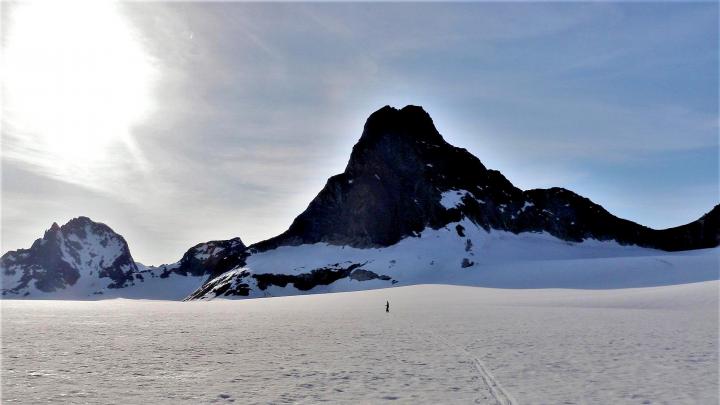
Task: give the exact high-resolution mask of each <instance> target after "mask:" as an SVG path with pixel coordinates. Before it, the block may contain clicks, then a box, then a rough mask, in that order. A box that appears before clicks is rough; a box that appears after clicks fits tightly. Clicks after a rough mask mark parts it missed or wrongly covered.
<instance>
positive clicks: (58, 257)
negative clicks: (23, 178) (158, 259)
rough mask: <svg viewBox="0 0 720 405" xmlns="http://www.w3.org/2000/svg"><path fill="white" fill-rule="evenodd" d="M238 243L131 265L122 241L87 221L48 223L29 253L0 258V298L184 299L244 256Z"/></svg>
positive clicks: (220, 243)
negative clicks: (216, 270) (157, 262)
mask: <svg viewBox="0 0 720 405" xmlns="http://www.w3.org/2000/svg"><path fill="white" fill-rule="evenodd" d="M244 251H245V245H244V244H243V243H242V241H240V239H239V238H236V239H232V240H229V241H218V242H207V243H201V244H199V245H197V246H195V247H193V248H192V249H190V250H189V251H188V252H187V253H186V254H185V255H184V256H183V258H182V259H181V260H180V261H179V262H177V263H174V264H170V265H162V266H159V267H154V266H145V265H143V264H141V263H136V262H134V261H133V258H132V256H131V254H130V251H129V249H128V245H127V243H126V242H125V239H123V237H122V236H120V235H118V234H117V233H115V232H114V231H113V230H112V229H111V228H110V227H108V226H107V225H105V224H101V223H97V222H93V221H92V220H91V219H89V218H87V217H79V218H75V219H72V220H70V221H69V222H68V223H67V224H65V225H63V226H58V225H57V224H53V225H52V227H51V228H50V229H49V230H48V231H46V232H45V235H44V236H43V237H42V238H41V239H38V240H36V241H35V243H33V245H32V247H31V248H30V249H20V250H17V251H11V252H8V253H6V254H5V255H3V256H2V258H0V272H1V273H2V296H3V297H4V298H30V299H101V298H117V297H123V298H153V299H175V300H180V299H183V298H185V297H186V296H187V295H188V294H189V293H191V292H192V291H194V290H195V289H197V288H198V286H200V285H201V284H202V283H203V282H204V281H207V280H208V278H210V277H212V276H215V274H213V273H212V272H206V271H205V269H210V268H222V267H221V266H222V261H223V259H226V258H229V257H232V258H237V257H236V256H234V254H238V252H239V254H244V253H243V252H244Z"/></svg>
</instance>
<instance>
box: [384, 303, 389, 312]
mask: <svg viewBox="0 0 720 405" xmlns="http://www.w3.org/2000/svg"><path fill="white" fill-rule="evenodd" d="M385 312H390V301H385Z"/></svg>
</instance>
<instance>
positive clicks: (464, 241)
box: [0, 106, 720, 299]
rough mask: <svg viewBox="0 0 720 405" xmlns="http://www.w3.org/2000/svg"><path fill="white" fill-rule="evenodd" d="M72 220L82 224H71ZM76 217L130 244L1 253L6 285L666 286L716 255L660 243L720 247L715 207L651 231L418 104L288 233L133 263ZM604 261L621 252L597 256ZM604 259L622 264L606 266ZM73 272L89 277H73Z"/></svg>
mask: <svg viewBox="0 0 720 405" xmlns="http://www.w3.org/2000/svg"><path fill="white" fill-rule="evenodd" d="M73 221H76V222H78V223H82V224H84V225H82V226H79V225H72V226H69V225H70V223H73ZM73 221H71V222H70V223H68V225H65V226H63V227H61V228H60V229H64V228H65V227H68V229H70V228H73V229H74V228H76V227H81V228H82V227H85V226H89V227H90V228H91V229H95V228H96V227H102V229H103V230H104V234H105V235H115V237H113V238H110V239H112V240H121V241H122V243H121V244H119V245H118V246H121V247H122V249H119V251H122V253H118V254H117V255H115V253H114V252H115V251H113V252H108V251H106V250H99V249H98V248H96V247H94V246H96V245H97V243H96V242H95V240H97V239H98V238H100V237H99V236H95V232H94V231H93V232H87V231H86V232H85V233H84V234H79V233H77V232H75V233H73V235H75V236H69V235H70V234H68V235H65V233H63V232H60V235H61V237H54V236H52V235H54V233H51V234H50V235H48V233H46V236H45V237H44V238H43V239H39V240H38V241H36V243H35V244H34V245H33V247H32V248H31V249H28V250H19V251H15V252H8V253H7V254H5V255H4V256H3V257H2V259H1V260H0V268H1V270H2V272H3V294H4V295H5V296H8V295H12V296H24V295H25V294H26V293H28V294H29V293H30V292H31V290H32V288H34V289H35V290H32V292H33V294H31V295H40V296H48V297H49V296H56V295H57V294H54V292H58V291H65V290H73V291H76V294H75V295H74V296H77V295H78V294H79V295H82V294H93V295H98V294H104V295H103V297H108V296H125V297H149V298H160V297H166V298H183V297H186V296H187V297H188V298H189V299H207V298H214V297H257V296H268V295H287V294H298V293H306V292H325V291H347V290H357V289H367V288H377V287H384V286H392V285H396V284H400V285H406V284H413V283H433V282H436V283H458V284H470V285H487V286H503V287H524V288H527V287H562V286H566V287H567V286H575V287H579V288H609V287H611V286H642V285H658V284H667V283H674V282H682V281H684V282H687V281H701V280H705V279H713V278H717V275H716V271H715V260H714V253H707V252H706V253H703V254H693V255H687V254H685V253H682V252H681V253H679V254H676V255H668V254H666V253H663V252H662V251H687V250H692V249H707V248H714V247H717V246H718V244H720V206H716V207H715V208H713V209H712V210H711V211H710V212H709V213H707V214H706V215H704V216H703V217H702V218H700V219H698V220H696V221H694V222H691V223H689V224H687V225H683V226H680V227H676V228H670V229H665V230H654V229H650V228H647V227H644V226H642V225H638V224H636V223H634V222H631V221H627V220H624V219H621V218H617V217H616V216H614V215H612V214H610V213H609V212H607V211H606V210H605V209H603V207H601V206H600V205H598V204H595V203H593V202H592V201H590V200H589V199H587V198H584V197H582V196H579V195H577V194H575V193H573V192H572V191H569V190H565V189H562V188H550V189H535V190H526V191H523V190H520V189H519V188H517V187H515V186H514V185H513V184H512V183H511V182H510V181H508V180H507V179H506V178H505V177H504V176H503V175H502V174H501V173H500V172H498V171H495V170H490V169H487V168H486V167H485V166H484V165H483V164H482V163H481V162H480V160H479V159H478V158H476V157H475V156H473V155H472V154H471V153H469V152H468V151H467V150H465V149H462V148H457V147H455V146H452V145H450V144H448V143H447V142H446V141H445V140H444V139H443V137H442V136H441V135H440V134H439V133H438V131H437V129H436V128H435V126H434V124H433V121H432V119H431V118H430V116H429V115H428V114H427V113H426V112H425V111H424V110H423V109H422V108H421V107H417V106H406V107H404V108H402V109H395V108H392V107H389V106H386V107H383V108H381V109H380V110H378V111H376V112H375V113H373V114H372V115H371V116H370V117H369V118H368V120H367V122H366V124H365V127H364V130H363V133H362V136H361V137H360V140H359V141H358V143H357V144H356V145H355V146H354V147H353V150H352V153H351V155H350V159H349V161H348V164H347V167H346V168H345V170H344V172H343V173H341V174H338V175H335V176H333V177H331V178H330V179H328V181H327V184H326V185H325V187H324V188H323V189H322V190H321V191H320V193H319V194H318V195H317V196H316V197H315V198H314V199H313V200H312V201H311V202H310V204H309V206H308V207H307V209H306V210H305V211H304V212H303V213H301V214H300V215H299V216H298V217H297V218H296V219H295V220H294V221H293V223H292V224H291V225H290V227H289V228H288V230H287V231H285V232H283V233H282V234H280V235H278V236H276V237H274V238H271V239H268V240H266V241H263V242H259V243H256V244H254V245H251V246H249V247H246V246H245V245H244V244H243V243H242V241H241V240H240V239H239V238H234V239H230V240H224V241H222V240H221V241H210V242H206V243H201V244H198V245H196V246H194V247H192V248H191V249H189V250H188V251H187V252H186V253H185V255H183V257H182V258H181V259H180V260H179V261H178V262H176V263H174V264H170V265H162V266H159V267H145V266H142V265H136V264H135V263H134V262H133V261H132V258H131V256H130V254H129V252H128V251H127V245H126V244H125V242H124V240H122V238H121V237H119V235H116V234H114V233H113V232H112V230H110V229H109V228H107V227H106V226H104V225H102V226H101V224H95V223H92V221H90V220H89V219H87V218H83V217H81V218H78V219H75V220H73ZM55 228H58V227H57V226H56V225H55V226H54V227H53V229H55ZM53 229H51V231H53ZM98 229H99V228H98ZM51 231H48V232H51ZM53 232H55V231H53ZM98 233H99V231H98ZM83 235H84V236H83ZM88 235H90V236H89V237H88ZM86 237H88V239H87V240H85V238H86ZM53 238H54V239H53ZM118 238H119V239H118ZM56 240H61V241H63V242H56ZM75 244H79V245H80V246H86V245H87V246H93V248H92V249H93V250H88V251H87V252H92V254H93V255H94V256H91V255H90V253H87V254H86V253H82V252H84V251H78V252H79V253H72V252H73V251H74V250H72V249H70V248H68V247H67V246H70V247H72V248H74V247H75ZM36 245H37V246H36ZM46 245H47V246H50V247H52V246H55V245H58V246H61V247H58V248H49V247H46ZM62 246H65V247H62ZM88 249H90V248H88ZM116 250H117V249H116ZM83 255H85V256H83ZM76 256H77V257H82V258H81V259H75V257H76ZM86 256H87V257H92V258H93V260H90V261H89V260H87V258H86ZM660 256H662V257H661V258H660ZM120 257H122V260H120V259H118V258H120ZM608 258H610V260H614V261H613V262H612V263H607V262H605V261H597V260H596V259H603V260H606V259H608ZM612 258H623V259H612ZM116 260H120V262H118V263H119V264H118V265H117V266H110V264H109V263H111V262H112V263H115V261H116ZM578 260H580V262H578ZM587 260H591V262H588V263H586V262H584V261H587ZM593 260H594V261H593ZM638 260H639V261H640V262H638ZM658 263H669V264H668V265H669V266H671V267H672V270H668V269H667V268H664V269H659V268H658ZM607 266H610V267H612V268H613V269H614V271H615V273H613V274H610V273H607V270H604V269H605V268H606V267H607ZM688 268H691V269H692V271H689V270H687V269H688ZM543 269H544V270H543ZM558 269H560V270H558ZM623 269H624V270H623ZM637 269H641V270H637ZM637 271H640V273H637ZM632 272H635V273H632ZM100 274H103V276H100ZM78 279H81V280H85V283H86V284H87V283H90V284H87V285H86V287H83V288H79V287H76V286H75V285H76V284H77V283H78ZM57 280H62V282H59V281H57ZM33 283H34V284H33ZM80 284H82V283H80ZM83 285H85V284H83ZM63 288H64V289H65V290H63ZM158 291H162V292H163V294H160V293H159V292H158ZM43 294H45V295H43ZM48 294H49V295H48ZM53 294H54V295H53Z"/></svg>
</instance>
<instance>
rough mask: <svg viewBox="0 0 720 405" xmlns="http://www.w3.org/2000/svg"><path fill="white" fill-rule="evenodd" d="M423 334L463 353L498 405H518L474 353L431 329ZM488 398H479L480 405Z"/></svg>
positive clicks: (425, 330)
mask: <svg viewBox="0 0 720 405" xmlns="http://www.w3.org/2000/svg"><path fill="white" fill-rule="evenodd" d="M402 322H403V323H405V324H407V322H405V321H402ZM408 326H409V327H410V328H412V327H413V326H412V325H408ZM423 332H425V333H427V334H429V335H432V336H433V337H434V338H435V339H436V340H437V341H439V342H441V343H442V344H443V345H445V346H446V347H450V348H453V349H455V350H456V351H458V352H461V353H463V354H464V355H465V356H467V357H468V358H469V359H470V360H471V361H472V364H473V367H474V368H475V370H476V371H477V372H478V373H479V374H480V377H481V378H482V382H483V384H484V385H485V386H486V387H487V389H488V392H489V393H490V395H491V396H492V397H493V399H494V400H495V401H496V403H497V404H498V405H517V401H516V400H515V399H514V398H513V397H512V395H510V393H508V392H507V391H506V390H505V389H504V388H503V387H502V386H501V385H500V383H499V382H498V381H497V379H496V378H495V376H494V375H493V374H492V373H491V372H490V371H488V368H487V366H485V365H484V364H483V362H482V361H481V360H480V359H478V358H477V357H475V356H473V354H472V353H470V352H469V351H468V350H467V348H464V347H460V346H458V345H456V344H453V343H451V342H450V341H448V340H447V339H446V338H445V337H443V336H442V335H440V334H438V333H435V332H434V331H433V330H431V329H424V330H423ZM487 399H488V398H487V396H482V397H480V398H478V401H476V402H478V403H483V402H482V401H483V400H487Z"/></svg>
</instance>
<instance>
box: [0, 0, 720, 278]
mask: <svg viewBox="0 0 720 405" xmlns="http://www.w3.org/2000/svg"><path fill="white" fill-rule="evenodd" d="M1 22H2V28H1V29H2V51H3V52H2V68H3V69H2V154H1V155H2V161H1V163H2V164H1V168H2V235H1V236H2V251H3V252H5V251H8V250H11V249H18V248H27V247H29V246H30V245H31V244H32V242H33V241H34V240H35V239H36V238H39V237H41V236H42V233H43V232H44V230H46V229H48V228H49V227H50V225H51V224H52V223H53V222H58V223H60V224H62V223H65V222H67V221H68V220H69V219H71V218H73V217H77V216H80V215H84V216H89V217H90V218H91V219H93V220H95V221H98V222H103V223H106V224H107V225H109V226H110V227H112V228H113V229H114V230H115V231H116V232H118V233H120V234H121V235H123V236H124V237H125V239H126V240H127V242H128V244H129V246H130V250H131V252H132V254H133V256H134V258H135V259H136V260H138V261H140V262H143V263H146V264H161V263H171V262H175V261H177V260H178V259H179V258H180V257H181V256H182V254H183V253H184V252H185V251H186V250H187V249H188V248H189V247H191V246H193V245H195V244H197V243H200V242H204V241H208V240H217V239H227V238H231V237H236V236H239V237H241V238H242V240H243V241H244V242H245V243H246V244H250V243H253V242H258V241H261V240H264V239H267V238H269V237H272V236H275V235H277V234H278V233H280V232H282V231H284V230H285V229H286V228H287V227H288V226H289V224H290V223H291V222H292V220H293V219H294V217H295V216H297V215H298V214H299V213H300V212H302V211H303V210H304V209H305V207H306V206H307V204H308V203H309V202H310V201H311V200H312V198H313V197H314V196H315V195H316V194H317V193H318V192H319V191H320V189H321V188H322V187H323V185H324V184H325V182H326V180H327V178H328V177H330V176H332V175H334V174H337V173H340V172H342V171H343V169H344V167H345V164H346V163H347V159H348V157H349V155H350V151H351V149H352V146H353V144H354V143H355V142H356V141H357V140H358V139H359V137H360V134H361V132H362V126H363V123H364V121H365V119H366V118H367V116H368V115H370V114H371V113H372V112H373V111H375V110H377V109H379V108H380V107H382V106H384V105H392V106H395V107H403V106H405V105H407V104H414V105H421V106H423V107H424V108H425V109H426V111H428V112H429V113H430V115H431V116H432V118H433V120H434V122H435V124H436V126H437V128H438V129H439V131H440V133H441V134H442V135H443V136H444V137H445V139H446V140H447V141H448V142H450V143H451V144H453V145H455V146H459V147H464V148H466V149H468V150H469V151H470V152H472V153H473V154H475V155H476V156H477V157H479V158H480V160H481V161H482V162H483V163H484V164H485V166H487V167H489V168H492V169H497V170H500V171H501V172H502V173H503V174H504V175H505V176H506V177H507V178H508V179H509V180H510V181H512V182H513V183H514V184H515V185H516V186H518V187H520V188H523V189H530V188H540V187H553V186H558V187H565V188H568V189H571V190H573V191H575V192H577V193H579V194H581V195H584V196H586V197H588V198H590V199H592V200H593V201H595V202H597V203H599V204H601V205H603V206H604V207H605V208H606V209H608V210H609V211H610V212H611V213H613V214H615V215H617V216H620V217H623V218H627V219H630V220H633V221H635V222H638V223H640V224H643V225H647V226H651V227H654V228H667V227H672V226H677V225H681V224H684V223H687V222H690V221H693V220H695V219H697V218H698V217H700V216H701V215H702V214H704V213H705V212H707V211H709V210H710V209H711V208H712V207H713V206H714V205H715V204H717V203H718V202H719V201H720V195H719V191H718V126H719V119H718V4H717V3H715V2H707V3H631V2H625V3H454V4H440V3H232V2H224V3H207V2H203V3H192V2H127V3H108V2H103V1H96V2H90V3H82V2H72V1H68V2H65V1H63V2H46V3H40V4H33V3H10V2H3V3H2V20H1Z"/></svg>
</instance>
